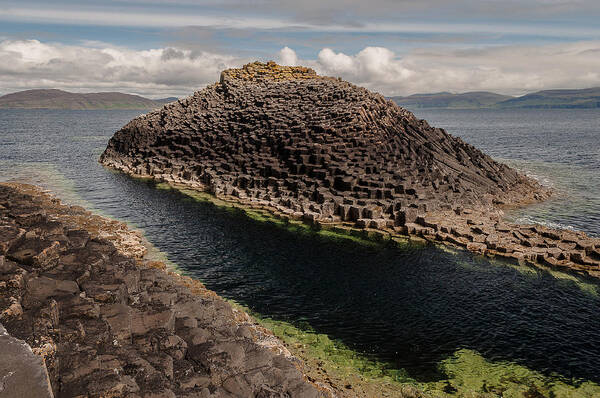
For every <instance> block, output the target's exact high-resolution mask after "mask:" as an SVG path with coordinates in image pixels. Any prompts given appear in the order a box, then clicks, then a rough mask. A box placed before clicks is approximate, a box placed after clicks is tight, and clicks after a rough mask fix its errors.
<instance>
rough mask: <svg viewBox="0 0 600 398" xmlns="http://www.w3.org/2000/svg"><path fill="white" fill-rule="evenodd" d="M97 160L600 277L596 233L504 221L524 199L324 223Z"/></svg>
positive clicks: (388, 232)
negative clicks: (381, 219)
mask: <svg viewBox="0 0 600 398" xmlns="http://www.w3.org/2000/svg"><path fill="white" fill-rule="evenodd" d="M101 163H102V164H103V165H104V166H105V167H108V168H111V169H114V170H117V171H121V172H124V173H125V174H128V175H129V176H131V177H134V178H140V179H146V180H154V181H156V182H157V183H165V184H168V185H169V186H171V187H173V188H175V189H179V190H181V191H185V190H190V191H192V192H198V193H202V194H207V195H211V196H212V197H214V198H215V199H216V200H218V201H223V202H225V203H226V204H227V205H228V206H231V207H239V208H242V209H248V210H255V211H265V212H267V213H268V214H270V215H272V216H273V217H275V218H277V219H281V220H289V221H293V222H302V223H304V224H306V225H308V226H314V227H316V228H318V229H323V230H331V231H334V232H336V233H339V234H342V235H344V234H346V235H349V236H358V237H361V238H362V239H365V240H375V241H377V240H385V239H391V240H396V241H407V240H412V241H417V242H419V241H420V242H423V241H426V242H432V243H434V244H441V245H444V246H449V247H455V248H459V249H464V250H467V251H470V252H473V253H475V254H479V255H484V256H486V257H501V258H505V259H508V260H510V261H515V262H517V263H518V264H521V265H523V264H527V265H533V266H543V267H551V268H555V269H558V270H562V271H565V270H568V271H572V272H575V273H577V274H580V275H586V276H590V277H594V278H600V238H595V237H590V236H588V235H587V234H586V233H585V232H582V231H576V230H568V229H557V228H550V227H546V226H542V225H538V224H515V223H510V222H507V221H504V220H503V218H502V216H503V213H504V212H503V209H508V208H511V209H515V208H520V207H523V206H526V205H527V203H520V204H518V205H511V206H504V208H499V207H496V208H495V209H494V210H493V211H492V212H490V211H489V209H481V210H477V209H460V210H459V211H456V210H449V211H437V212H432V213H419V212H417V211H416V209H415V211H414V212H412V211H411V214H409V215H406V216H405V217H406V220H405V221H404V223H403V225H399V226H396V225H388V224H379V223H376V225H373V223H368V222H367V221H368V220H362V219H360V220H357V221H356V222H324V221H322V220H319V219H315V218H314V217H312V216H313V215H312V214H306V213H300V214H296V213H291V212H289V211H286V209H283V208H281V206H277V205H276V204H274V203H270V202H268V201H266V200H261V199H257V200H252V198H249V197H248V198H242V197H240V196H234V195H227V194H225V193H224V192H221V193H219V192H218V191H219V190H217V189H215V187H213V186H212V185H206V184H204V183H202V182H200V181H197V180H196V181H194V180H186V179H185V178H183V177H181V176H173V175H170V174H158V173H157V174H147V173H139V171H140V170H139V169H140V168H137V169H133V168H131V167H129V166H128V165H126V164H124V163H123V162H122V161H118V160H115V159H112V158H111V159H107V158H104V159H103V160H102V161H101ZM220 191H223V190H220ZM184 193H185V192H184ZM371 221H374V220H371Z"/></svg>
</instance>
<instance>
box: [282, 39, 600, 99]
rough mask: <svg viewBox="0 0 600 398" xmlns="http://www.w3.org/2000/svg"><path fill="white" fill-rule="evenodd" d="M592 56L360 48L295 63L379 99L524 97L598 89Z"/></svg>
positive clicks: (598, 64)
mask: <svg viewBox="0 0 600 398" xmlns="http://www.w3.org/2000/svg"><path fill="white" fill-rule="evenodd" d="M289 51H293V50H290V49H288V52H289ZM598 54H600V41H588V42H577V43H569V44H554V45H545V46H503V47H490V48H483V49H481V48H479V49H463V50H452V49H447V48H445V49H421V50H414V51H412V52H410V53H408V54H405V55H403V56H402V57H400V56H397V55H395V54H394V53H393V52H392V51H390V50H388V49H386V48H382V47H366V48H365V49H363V50H362V51H360V52H358V53H357V54H354V55H347V54H344V53H336V52H334V51H333V50H331V49H329V48H325V49H323V50H321V51H320V52H319V54H318V57H317V59H316V60H299V61H298V62H299V63H300V64H304V65H307V66H311V67H313V68H315V69H316V70H317V71H318V72H319V73H321V74H324V75H330V76H340V77H342V78H344V79H345V80H349V81H351V82H353V83H356V84H359V85H362V86H365V87H368V88H370V89H372V90H376V91H379V92H381V93H383V94H385V95H407V94H412V93H428V92H439V91H453V92H464V91H476V90H489V91H496V92H500V93H506V94H524V93H526V92H531V91H537V90H542V89H548V88H586V87H592V86H600V72H598V71H599V70H600V57H599V56H598ZM289 56H291V55H289Z"/></svg>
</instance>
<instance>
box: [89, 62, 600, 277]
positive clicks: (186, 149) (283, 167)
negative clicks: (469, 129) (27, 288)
mask: <svg viewBox="0 0 600 398" xmlns="http://www.w3.org/2000/svg"><path fill="white" fill-rule="evenodd" d="M100 161H101V162H102V163H103V164H105V165H107V166H110V167H113V168H117V169H119V170H122V171H125V172H127V173H129V174H133V175H138V176H145V177H152V178H155V179H158V180H163V181H167V182H172V183H179V184H183V185H186V186H188V187H192V188H196V189H200V190H205V191H209V192H211V193H213V194H215V195H216V196H218V197H221V198H225V199H229V200H233V201H238V202H241V203H242V204H244V205H248V206H254V207H263V208H268V209H270V210H272V211H273V212H274V213H275V214H278V215H280V216H283V217H288V218H295V219H303V220H305V221H308V222H312V223H316V224H319V225H322V226H325V225H332V224H333V225H346V226H347V227H352V228H373V229H377V230H380V231H386V233H390V234H394V233H398V234H410V235H419V236H422V237H424V238H426V239H428V240H432V241H443V242H447V243H450V244H453V245H458V246H462V247H466V248H467V249H469V250H472V251H476V252H480V253H486V254H492V255H494V254H499V255H502V256H506V257H514V258H516V259H518V260H519V261H532V262H543V263H549V264H551V265H559V266H568V267H571V268H576V269H579V270H582V271H584V272H587V273H590V274H598V268H599V266H600V261H598V260H600V254H598V252H597V251H598V249H596V247H597V246H598V247H600V245H599V244H598V242H595V241H592V240H590V239H588V237H587V236H585V234H581V233H577V234H576V233H572V232H565V231H556V230H548V229H546V228H543V227H540V226H521V225H507V224H505V223H501V222H500V217H501V215H502V210H501V208H500V206H501V205H522V204H526V203H530V202H534V201H539V200H542V199H545V198H547V196H548V191H547V190H546V189H544V188H543V187H541V186H540V185H539V184H538V183H537V182H535V181H533V180H531V179H529V178H527V177H525V176H523V175H520V174H519V173H518V172H517V171H515V170H513V169H511V168H510V167H508V166H506V165H504V164H501V163H498V162H496V161H494V160H493V159H492V158H490V157H489V156H487V155H485V154H484V153H482V152H481V151H479V150H478V149H476V148H474V147H473V146H471V145H469V144H467V143H465V142H463V141H462V140H461V139H459V138H456V137H453V136H451V135H449V134H447V133H446V132H445V131H444V130H443V129H439V128H434V127H431V126H429V124H427V122H426V121H424V120H419V119H417V118H416V117H415V116H414V115H413V114H412V113H410V112H409V111H407V110H405V109H403V108H401V107H398V106H397V105H396V104H395V103H393V102H392V101H388V100H386V99H385V98H384V97H383V96H381V95H379V94H375V93H372V92H370V91H368V90H366V89H364V88H361V87H357V86H355V85H353V84H350V83H348V82H344V81H342V80H340V79H336V78H331V77H322V76H319V75H317V74H316V73H315V72H314V71H313V70H312V69H309V68H304V67H285V66H279V65H277V64H275V63H272V62H270V63H267V64H263V63H258V62H256V63H252V64H248V65H246V66H244V67H243V68H241V69H229V70H225V71H224V72H222V74H221V79H220V82H219V83H216V84H214V85H211V86H209V87H206V88H205V89H203V90H201V91H198V92H196V93H195V94H194V95H193V96H191V97H188V98H186V99H184V100H180V101H178V102H175V103H171V104H168V105H166V106H165V107H163V108H162V109H160V110H157V111H154V112H151V113H148V114H146V115H143V116H140V117H138V118H136V119H134V120H132V121H131V122H130V123H128V124H127V125H126V126H124V127H123V128H122V129H121V130H120V131H118V132H117V133H116V134H115V135H114V136H113V137H112V139H111V140H110V142H109V144H108V147H107V148H106V151H105V152H104V153H103V154H102V156H101V159H100ZM515 232H516V233H515ZM581 242H583V243H581ZM590 242H591V243H590ZM559 243H560V244H562V246H559Z"/></svg>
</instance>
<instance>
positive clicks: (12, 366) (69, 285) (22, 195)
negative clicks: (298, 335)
mask: <svg viewBox="0 0 600 398" xmlns="http://www.w3.org/2000/svg"><path fill="white" fill-rule="evenodd" d="M141 243H142V240H141V238H140V236H139V235H138V234H136V233H135V232H132V231H130V230H128V229H127V227H126V226H125V225H124V224H122V223H120V222H117V221H110V220H107V219H104V218H102V217H99V216H95V215H93V214H91V213H90V212H88V211H86V210H84V209H82V208H80V207H76V206H75V207H69V206H64V205H61V204H60V202H59V201H58V200H56V199H53V198H51V197H49V196H48V195H45V194H42V193H41V192H40V191H38V190H37V189H36V188H34V187H32V186H24V185H17V184H0V322H1V323H2V325H4V327H5V328H6V330H7V331H8V333H9V334H10V335H9V334H6V333H3V330H4V329H3V328H2V326H0V372H1V374H0V396H2V397H5V396H6V397H25V396H27V397H46V396H52V394H54V396H55V397H132V398H133V397H153V398H157V397H190V398H191V397H326V396H332V393H331V392H330V391H331V389H330V388H324V387H319V386H318V385H317V384H316V383H315V382H311V381H310V380H308V379H307V378H306V377H305V376H304V374H303V370H302V363H301V362H300V361H299V360H297V359H295V358H294V357H292V356H291V355H290V353H289V351H288V350H287V349H286V348H285V347H284V346H283V345H282V344H281V343H280V342H279V340H277V339H276V338H275V337H274V336H273V335H272V334H271V333H270V332H269V331H267V330H265V329H263V328H261V327H259V326H257V325H256V324H255V323H254V322H253V321H252V319H251V318H250V317H248V315H246V314H245V313H243V312H240V311H237V310H235V309H234V308H232V307H231V305H229V304H228V303H226V302H224V301H223V300H222V299H221V298H219V297H218V296H216V295H215V294H214V293H212V292H210V291H208V290H206V289H205V288H204V286H202V284H200V283H199V282H197V281H194V280H192V279H190V278H188V277H182V276H180V275H178V274H174V273H170V272H167V271H166V270H165V269H164V264H162V263H158V262H150V261H145V260H144V259H143V255H144V253H145V249H144V247H143V246H142V244H141ZM17 339H20V340H23V341H24V342H23V341H21V342H19V340H17ZM25 343H26V344H25ZM29 347H30V348H29ZM34 354H36V355H34ZM7 364H9V366H7ZM44 380H46V381H44ZM48 381H49V384H48ZM15 383H16V384H15ZM44 388H45V389H44Z"/></svg>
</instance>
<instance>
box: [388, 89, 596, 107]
mask: <svg viewBox="0 0 600 398" xmlns="http://www.w3.org/2000/svg"><path fill="white" fill-rule="evenodd" d="M390 99H392V100H393V101H394V102H396V103H397V104H398V105H400V106H402V107H405V108H408V109H420V108H445V109H479V108H493V109H509V108H600V87H596V88H586V89H580V90H544V91H538V92H536V93H531V94H527V95H523V96H521V97H510V96H506V95H500V94H495V93H490V92H486V91H477V92H469V93H462V94H452V93H446V92H444V93H435V94H415V95H411V96H408V97H391V98H390Z"/></svg>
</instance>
